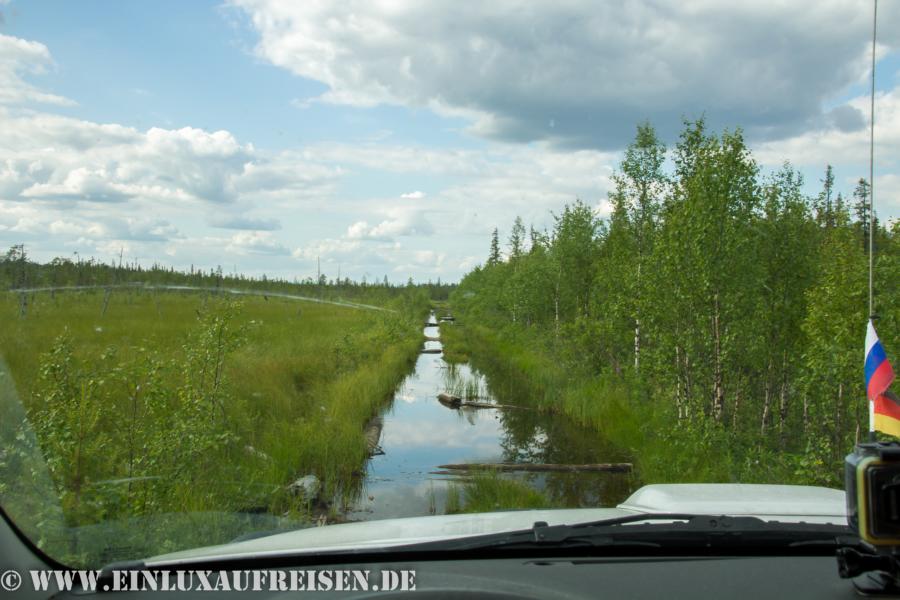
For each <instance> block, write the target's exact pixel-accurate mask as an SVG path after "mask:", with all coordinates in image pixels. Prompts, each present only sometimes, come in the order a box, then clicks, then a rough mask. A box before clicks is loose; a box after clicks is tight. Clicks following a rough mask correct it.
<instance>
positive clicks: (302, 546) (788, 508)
mask: <svg viewBox="0 0 900 600" xmlns="http://www.w3.org/2000/svg"><path fill="white" fill-rule="evenodd" d="M845 510H846V509H845V500H844V492H843V491H841V490H833V489H829V488H822V487H813V486H791V485H758V484H657V485H648V486H644V487H642V488H641V489H639V490H638V491H636V492H635V493H634V494H632V495H631V496H630V497H629V498H628V499H627V500H626V501H625V502H623V503H622V504H620V505H619V506H617V507H616V508H571V509H547V510H521V511H503V512H490V513H473V514H458V515H441V516H425V517H407V518H400V519H384V520H379V521H363V522H356V523H344V524H339V525H328V526H325V527H311V528H307V529H299V530H296V531H289V532H286V533H280V534H275V535H270V536H265V537H260V538H256V539H251V540H246V541H242V542H234V543H229V544H223V545H220V546H209V547H205V548H195V549H191V550H184V551H181V552H175V553H171V554H165V555H161V556H156V557H153V558H150V559H147V560H145V561H144V562H145V564H146V565H147V566H148V567H152V566H154V565H159V564H163V563H165V564H187V563H192V562H198V561H201V560H207V559H211V558H215V559H230V558H241V557H265V556H272V557H274V556H283V555H296V554H309V553H316V554H317V553H322V552H332V551H348V550H366V549H376V548H386V547H394V546H403V545H408V544H416V543H424V542H431V541H439V540H448V539H457V538H465V537H473V536H479V535H485V534H491V533H501V532H504V531H516V530H520V529H528V528H530V527H532V526H533V525H534V523H535V522H538V521H544V522H546V523H547V524H549V525H558V524H575V523H584V522H588V521H597V520H602V519H610V518H615V517H622V516H627V515H633V514H654V513H687V514H714V515H731V516H756V517H760V518H762V519H765V520H772V521H781V522H788V523H791V522H794V523H799V522H807V523H820V524H825V523H833V524H840V525H844V524H846V522H847V521H846V515H845Z"/></svg>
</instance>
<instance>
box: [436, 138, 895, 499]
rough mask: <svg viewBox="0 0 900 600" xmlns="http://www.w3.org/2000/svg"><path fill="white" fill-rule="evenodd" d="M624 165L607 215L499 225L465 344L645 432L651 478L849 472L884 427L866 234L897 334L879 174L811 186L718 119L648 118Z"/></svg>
mask: <svg viewBox="0 0 900 600" xmlns="http://www.w3.org/2000/svg"><path fill="white" fill-rule="evenodd" d="M667 159H668V161H667ZM669 164H671V165H672V168H671V169H669V168H667V165H669ZM614 182H615V188H614V190H613V192H612V193H611V194H610V198H609V200H610V202H611V204H612V214H611V216H610V217H609V218H608V219H600V218H598V216H597V214H596V213H595V212H594V211H593V210H592V209H591V208H590V207H588V206H587V205H585V204H583V203H581V202H580V201H577V202H575V203H574V204H572V205H569V206H566V207H565V208H564V209H563V211H562V212H561V213H560V214H557V215H555V224H554V226H553V229H552V231H536V230H534V229H533V228H532V229H531V230H530V232H528V231H526V228H525V226H524V223H523V222H522V220H521V219H519V218H516V220H515V221H514V223H513V225H512V228H511V230H510V233H509V237H508V244H507V245H506V252H505V253H504V252H502V251H501V242H500V239H499V235H498V232H497V231H496V230H495V232H494V235H493V238H492V240H491V245H490V253H489V256H488V259H487V261H486V263H485V264H484V265H483V266H480V267H478V268H476V269H474V270H473V271H472V272H470V273H469V274H468V275H466V276H465V277H464V278H463V280H462V281H461V283H460V285H459V287H458V288H457V289H456V290H455V291H454V292H453V293H452V294H451V302H452V305H453V307H454V310H455V311H456V313H457V315H458V316H461V319H460V321H461V323H462V324H464V325H463V327H458V328H455V329H453V331H448V334H447V335H446V336H445V343H446V345H447V346H448V350H449V353H450V356H451V357H452V356H454V355H457V356H462V357H465V356H466V355H469V356H471V357H472V359H473V360H474V361H477V362H478V364H479V368H481V370H482V371H484V372H486V373H488V375H489V376H490V377H491V380H492V386H495V387H496V386H498V385H500V382H502V380H503V379H507V380H515V381H517V382H518V384H519V386H520V387H525V388H527V390H528V392H527V395H528V396H529V397H530V398H531V399H532V401H533V402H535V403H537V404H538V405H540V406H542V407H544V408H545V409H547V410H563V411H565V412H566V413H568V414H570V415H572V416H574V417H576V418H577V419H579V420H581V421H582V422H585V423H589V424H591V425H593V426H594V427H596V428H597V429H598V430H599V431H600V432H602V435H603V436H605V437H606V438H609V439H611V440H614V441H616V442H618V443H620V444H621V445H623V446H625V447H627V448H630V449H631V451H632V453H633V455H634V457H635V460H636V462H637V464H638V467H639V470H640V475H641V477H642V479H643V480H644V481H645V482H654V481H682V482H684V481H741V482H771V483H788V482H802V483H813V484H828V485H839V482H840V473H841V471H840V463H841V460H842V458H843V455H844V454H845V453H846V452H847V451H848V450H849V449H850V448H851V446H852V445H853V443H854V442H855V441H856V440H857V439H858V438H859V437H860V436H861V435H865V432H866V430H867V412H866V399H865V393H864V389H863V368H862V367H863V358H862V356H863V340H864V336H865V325H866V320H867V317H868V314H867V313H868V306H867V300H866V297H867V296H866V294H867V261H868V245H869V236H870V235H874V236H875V239H874V245H875V248H876V263H875V282H876V294H877V302H876V312H877V315H878V319H877V321H876V324H877V328H878V331H879V334H880V336H881V338H882V340H885V342H886V345H887V347H888V352H889V353H890V352H891V349H892V348H893V349H894V351H896V348H897V347H898V344H900V294H898V292H900V290H898V285H900V225H898V223H897V222H895V223H894V224H893V225H892V226H885V224H884V223H881V222H878V221H877V220H876V227H875V229H874V232H870V231H869V228H868V214H867V208H866V207H867V199H868V191H869V190H868V183H867V182H866V181H865V180H863V179H860V180H859V181H858V183H857V184H856V186H855V188H854V189H852V190H851V191H850V193H849V195H845V192H844V190H840V189H838V186H837V185H836V183H835V179H834V175H833V173H832V169H831V167H827V168H826V169H825V172H824V176H823V179H822V188H821V192H819V193H818V194H817V195H815V196H814V197H807V196H806V195H804V193H803V191H802V190H803V181H802V179H801V176H800V175H799V174H798V173H797V172H796V171H795V170H794V169H793V168H791V166H790V165H789V164H785V165H784V166H783V167H782V168H781V169H779V170H777V171H775V172H773V173H767V174H763V173H762V172H761V169H760V168H759V166H758V165H757V164H756V162H755V161H754V159H753V156H752V155H751V152H750V151H749V149H748V148H747V146H746V144H745V141H744V139H743V138H742V136H741V133H740V131H734V132H729V131H726V132H724V133H721V134H715V133H712V132H710V131H708V130H707V128H706V127H705V125H704V123H703V121H697V122H689V123H686V125H685V128H684V131H683V133H682V134H681V137H680V139H679V141H678V143H677V145H676V146H675V148H674V149H672V150H668V149H667V148H666V147H665V146H664V145H663V144H662V143H661V142H660V140H659V139H658V138H657V136H656V134H655V132H654V130H653V128H652V127H651V126H650V125H643V126H640V127H639V128H638V131H637V136H636V138H635V140H634V142H633V143H632V144H631V145H630V147H629V148H628V149H627V151H626V152H625V154H624V159H623V160H622V162H621V165H620V166H619V169H618V172H617V173H616V175H615V179H614ZM892 340H893V342H892Z"/></svg>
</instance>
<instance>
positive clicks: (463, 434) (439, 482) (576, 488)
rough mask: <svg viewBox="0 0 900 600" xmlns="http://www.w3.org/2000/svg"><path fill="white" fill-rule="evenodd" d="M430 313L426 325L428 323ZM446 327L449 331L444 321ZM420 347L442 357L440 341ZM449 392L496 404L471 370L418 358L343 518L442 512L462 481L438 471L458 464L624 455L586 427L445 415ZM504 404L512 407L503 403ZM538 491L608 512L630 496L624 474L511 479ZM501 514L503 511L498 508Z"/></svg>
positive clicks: (527, 414)
mask: <svg viewBox="0 0 900 600" xmlns="http://www.w3.org/2000/svg"><path fill="white" fill-rule="evenodd" d="M435 321H436V320H435V316H434V315H433V314H432V315H431V317H430V319H429V322H431V323H434V322H435ZM441 326H442V327H453V326H454V325H453V324H452V323H442V324H441ZM424 334H425V336H426V337H431V338H439V337H440V328H439V327H431V326H428V327H425V329H424ZM424 349H425V350H440V349H441V342H440V341H439V339H437V340H436V339H432V340H427V341H425V343H424ZM443 392H447V393H451V394H453V395H456V396H459V397H461V398H464V399H466V400H474V401H477V402H498V400H497V399H496V398H495V397H494V395H493V394H492V392H491V388H490V384H489V382H488V380H487V378H486V377H485V376H484V375H483V374H481V373H479V372H478V371H477V370H475V369H473V368H472V367H471V366H469V365H467V364H463V365H450V364H448V363H447V362H445V361H444V359H443V355H442V354H439V353H422V354H420V355H419V357H418V360H417V361H416V365H415V369H414V371H413V372H412V373H411V374H410V375H409V376H408V377H407V378H406V380H405V381H404V382H403V383H402V384H401V386H400V387H399V389H398V391H397V393H396V395H395V397H394V399H393V402H392V403H391V405H390V407H389V408H388V409H387V410H386V411H385V412H384V413H383V414H382V415H381V419H382V424H383V426H382V428H381V437H380V440H379V441H378V446H379V448H380V450H382V451H383V454H378V455H376V456H373V457H372V458H371V459H370V460H369V461H368V464H367V465H366V476H365V481H364V484H363V489H362V493H361V495H360V496H359V500H358V501H356V502H355V503H354V504H353V505H352V506H350V507H349V509H348V511H347V512H346V513H345V517H346V518H347V519H349V520H369V519H384V518H391V517H409V516H421V515H429V514H444V513H445V511H446V500H447V489H448V487H449V485H450V484H451V483H452V482H459V481H461V480H463V478H464V477H465V475H454V474H447V473H446V471H443V470H442V469H440V468H439V466H440V465H447V464H458V463H496V462H526V463H563V464H586V463H597V462H620V461H625V460H627V458H626V457H625V456H624V455H623V453H622V452H621V451H620V450H617V449H615V448H613V447H611V446H610V445H608V444H605V443H604V442H603V441H602V439H598V438H600V436H599V435H598V434H597V432H596V431H593V430H587V429H585V428H583V427H579V426H577V425H576V424H574V423H572V422H571V421H570V420H569V419H567V418H566V417H563V416H561V415H547V414H539V413H537V412H536V411H531V410H513V409H507V410H499V409H471V408H461V409H450V408H447V407H446V406H444V405H442V404H441V403H440V402H438V400H437V395H438V394H440V393H443ZM502 403H504V404H510V403H511V402H509V401H507V400H505V399H504V402H502ZM504 477H510V478H516V479H519V480H521V481H525V482H527V483H528V484H529V485H530V486H532V487H534V488H535V489H538V490H541V491H542V492H543V493H545V494H546V495H547V496H548V497H549V498H551V499H552V500H553V501H554V503H555V504H563V505H565V506H611V505H614V504H616V503H618V502H619V501H621V500H622V499H624V498H625V497H627V495H628V493H629V492H630V490H631V487H632V486H631V484H632V478H631V476H630V475H623V474H610V473H555V472H554V473H510V474H505V475H504ZM498 508H499V509H503V508H509V507H498Z"/></svg>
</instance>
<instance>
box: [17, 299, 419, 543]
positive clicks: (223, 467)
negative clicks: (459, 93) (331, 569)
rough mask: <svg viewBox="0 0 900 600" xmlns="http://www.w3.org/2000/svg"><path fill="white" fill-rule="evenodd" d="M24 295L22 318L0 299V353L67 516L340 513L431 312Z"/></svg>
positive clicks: (75, 521)
mask: <svg viewBox="0 0 900 600" xmlns="http://www.w3.org/2000/svg"><path fill="white" fill-rule="evenodd" d="M27 302H28V304H27V306H26V310H25V314H24V316H23V315H22V314H21V313H22V307H21V298H20V296H19V295H12V294H6V295H3V296H0V322H2V323H3V324H4V325H3V327H2V328H0V356H2V358H3V360H4V361H5V363H6V366H7V367H8V369H9V372H10V373H11V374H12V379H13V381H14V382H15V388H16V390H17V393H18V396H19V398H20V399H21V401H22V404H23V405H24V407H25V410H26V411H27V414H28V416H29V421H30V424H31V427H32V428H33V429H34V431H35V433H36V435H37V440H38V443H39V446H40V449H41V450H42V452H43V454H44V456H45V458H46V459H47V463H48V465H49V468H50V474H51V475H52V478H53V481H54V483H55V485H56V487H57V490H58V493H59V497H60V501H61V504H62V507H63V513H64V516H65V521H66V524H67V525H69V526H72V525H85V524H89V523H97V522H101V521H105V520H110V519H124V518H130V517H135V516H143V515H153V514H163V513H184V512H192V511H197V512H203V511H207V512H208V511H224V512H229V511H231V512H233V511H244V512H247V511H250V512H265V513H269V514H274V515H289V516H292V517H295V518H298V519H303V518H304V517H305V518H309V517H312V516H316V515H317V514H320V513H323V512H326V513H327V512H330V513H331V514H332V515H334V514H336V513H338V512H339V511H340V504H341V501H342V499H343V500H344V501H347V500H350V499H352V497H353V495H354V494H355V493H358V489H357V487H356V482H357V481H359V479H360V477H358V475H359V472H360V471H361V469H362V468H363V467H364V464H365V459H366V456H367V447H366V444H365V439H364V436H363V427H364V424H365V423H366V421H367V420H368V419H369V418H370V417H372V416H373V415H375V414H377V412H378V411H379V409H380V408H382V407H384V406H385V405H386V402H388V401H389V399H390V398H391V396H392V393H393V391H394V389H395V388H396V386H397V385H398V384H399V383H400V381H401V380H402V378H403V376H405V375H406V374H407V373H408V372H409V370H410V368H411V367H412V364H413V361H414V360H415V356H416V354H417V352H418V350H419V348H420V346H421V343H422V340H421V328H420V324H421V321H422V318H423V316H424V314H425V311H426V309H427V306H426V304H424V303H423V304H422V306H421V307H418V306H417V305H416V303H415V302H412V301H410V302H407V303H405V305H406V310H405V311H400V312H398V311H395V312H387V311H384V312H380V311H373V310H362V309H355V308H347V307H339V306H333V305H328V304H317V303H313V302H304V301H296V300H290V299H285V298H275V297H269V298H265V297H262V296H242V297H230V296H227V295H222V296H218V295H215V294H208V293H197V292H175V291H149V290H137V289H136V290H114V291H112V292H111V294H109V296H108V298H107V295H106V292H105V291H104V290H95V291H80V292H70V291H67V292H64V293H56V294H53V295H51V294H50V293H46V292H43V293H38V294H35V295H32V296H29V297H28V298H27ZM401 304H403V303H398V306H399V305H401ZM104 305H105V308H104ZM307 474H314V475H316V477H317V478H318V479H319V480H320V481H321V482H322V484H323V491H322V493H321V494H319V497H318V500H316V501H315V502H311V501H310V499H309V498H304V497H303V496H302V495H297V494H294V493H291V492H290V491H289V490H288V488H287V485H288V484H289V483H290V482H292V481H293V480H294V479H296V478H297V477H299V476H303V475H307ZM193 545H197V544H196V543H194V544H193ZM177 546H178V544H174V546H173V547H177ZM163 549H167V548H163Z"/></svg>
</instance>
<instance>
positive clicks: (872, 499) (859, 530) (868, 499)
mask: <svg viewBox="0 0 900 600" xmlns="http://www.w3.org/2000/svg"><path fill="white" fill-rule="evenodd" d="M844 483H845V489H846V492H847V522H848V524H849V525H850V527H851V529H853V530H854V532H855V533H856V534H857V535H859V537H860V539H861V540H862V541H864V542H866V543H867V544H870V545H871V546H874V547H876V548H884V549H888V548H898V549H900V443H897V442H871V443H868V444H859V445H857V446H856V449H855V451H854V452H852V453H850V454H848V455H847V457H846V458H845V459H844Z"/></svg>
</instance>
